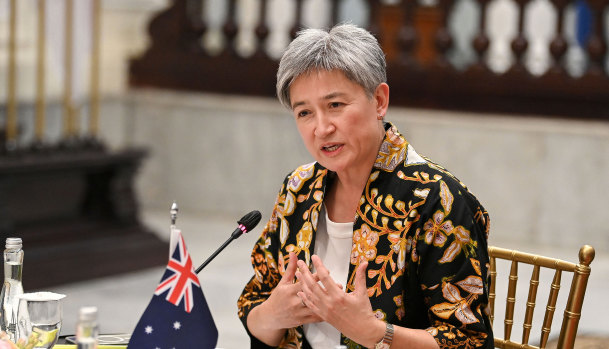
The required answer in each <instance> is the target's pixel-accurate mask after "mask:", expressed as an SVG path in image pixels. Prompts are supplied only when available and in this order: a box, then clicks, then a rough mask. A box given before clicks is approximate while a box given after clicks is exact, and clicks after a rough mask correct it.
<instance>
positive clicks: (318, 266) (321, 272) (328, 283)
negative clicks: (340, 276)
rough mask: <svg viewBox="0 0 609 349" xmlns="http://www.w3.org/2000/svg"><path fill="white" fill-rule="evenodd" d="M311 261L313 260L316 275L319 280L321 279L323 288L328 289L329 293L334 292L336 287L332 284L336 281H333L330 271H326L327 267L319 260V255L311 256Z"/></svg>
mask: <svg viewBox="0 0 609 349" xmlns="http://www.w3.org/2000/svg"><path fill="white" fill-rule="evenodd" d="M311 261H312V262H313V265H314V266H315V270H316V271H317V276H318V278H319V280H320V281H321V283H322V284H323V285H324V288H325V289H326V290H328V291H329V293H332V292H336V291H337V289H336V287H334V285H336V281H334V279H332V277H331V276H330V272H329V271H328V268H326V266H325V265H324V264H323V262H322V261H321V259H320V258H319V256H317V255H313V256H311Z"/></svg>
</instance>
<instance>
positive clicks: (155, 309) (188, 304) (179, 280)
mask: <svg viewBox="0 0 609 349" xmlns="http://www.w3.org/2000/svg"><path fill="white" fill-rule="evenodd" d="M170 253H171V255H170V258H169V263H167V269H165V274H164V275H163V278H162V279H161V282H160V283H159V286H158V287H157V288H156V290H155V291H154V296H153V297H152V300H151V301H150V304H148V307H147V308H146V310H145V311H144V314H143V315H142V317H141V318H140V321H139V322H138V324H137V326H136V327H135V330H134V331H133V334H132V335H131V339H130V340H129V345H128V348H129V349H188V348H201V349H213V348H215V347H216V343H217V341H218V330H217V329H216V325H215V324H214V320H213V318H212V316H211V313H210V311H209V308H208V307H207V302H205V297H204V296H203V290H202V289H201V285H200V283H199V278H198V277H197V274H195V269H194V267H193V265H192V260H191V259H190V255H189V254H188V250H187V249H186V244H185V243H184V238H183V237H182V233H181V232H180V231H179V230H177V229H172V231H171V239H170Z"/></svg>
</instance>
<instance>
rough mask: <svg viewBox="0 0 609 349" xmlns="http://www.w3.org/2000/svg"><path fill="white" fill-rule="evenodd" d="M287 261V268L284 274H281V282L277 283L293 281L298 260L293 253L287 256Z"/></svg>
mask: <svg viewBox="0 0 609 349" xmlns="http://www.w3.org/2000/svg"><path fill="white" fill-rule="evenodd" d="M288 258H289V260H288V266H287V268H286V269H285V273H284V274H283V277H282V278H281V281H279V283H284V284H285V283H292V282H293V281H294V276H295V273H296V266H297V264H298V258H296V254H295V253H294V252H290V255H289V257H288Z"/></svg>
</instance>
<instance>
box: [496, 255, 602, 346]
mask: <svg viewBox="0 0 609 349" xmlns="http://www.w3.org/2000/svg"><path fill="white" fill-rule="evenodd" d="M488 251H489V256H490V264H491V268H490V276H491V285H490V290H489V309H490V318H491V322H494V314H495V298H496V293H495V286H496V282H497V265H496V262H497V259H503V260H507V261H511V268H510V275H509V284H508V291H507V300H506V308H505V320H504V326H505V327H504V328H505V330H504V337H505V338H497V337H495V347H497V348H522V349H540V348H541V349H543V348H545V347H546V345H547V343H548V338H549V335H550V330H551V327H552V320H553V318H554V312H555V310H556V301H557V299H558V291H559V289H560V281H561V277H562V272H563V271H564V272H571V273H573V279H572V282H571V289H570V291H569V295H568V297H567V305H566V308H565V311H564V315H563V322H562V326H561V328H560V334H559V337H558V346H557V347H558V348H560V349H572V348H573V345H574V343H575V337H576V334H577V327H578V324H579V319H580V317H581V309H582V304H583V301H584V294H585V292H586V287H587V284H588V278H589V276H590V270H591V269H590V263H592V260H593V259H594V254H595V251H594V248H593V247H592V246H589V245H584V246H582V247H581V248H580V250H579V264H575V263H571V262H565V261H562V260H560V259H555V258H549V257H544V256H539V255H535V254H530V253H525V252H520V251H515V250H508V249H504V248H500V247H495V246H489V249H488ZM518 263H524V264H529V265H532V266H533V272H532V274H531V280H530V284H529V290H528V291H529V294H528V299H527V303H526V311H525V315H524V322H523V333H522V341H521V342H520V343H519V342H516V341H513V340H511V339H510V338H511V334H512V326H513V323H514V305H515V303H516V284H517V281H518ZM542 267H543V268H548V269H553V270H555V273H554V279H553V280H552V284H551V286H550V287H551V288H550V293H549V297H548V302H547V306H546V311H545V315H544V320H543V324H542V329H541V337H540V341H539V346H533V345H530V344H529V337H530V334H531V329H532V323H533V313H534V310H535V301H536V298H537V289H538V286H539V274H540V269H541V268H542Z"/></svg>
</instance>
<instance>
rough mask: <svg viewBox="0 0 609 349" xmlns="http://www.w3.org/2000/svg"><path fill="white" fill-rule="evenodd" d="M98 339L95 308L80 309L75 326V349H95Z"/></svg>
mask: <svg viewBox="0 0 609 349" xmlns="http://www.w3.org/2000/svg"><path fill="white" fill-rule="evenodd" d="M98 337H99V326H98V325H97V307H82V308H80V312H79V314H78V324H77V325H76V348H77V349H97V340H98Z"/></svg>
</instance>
